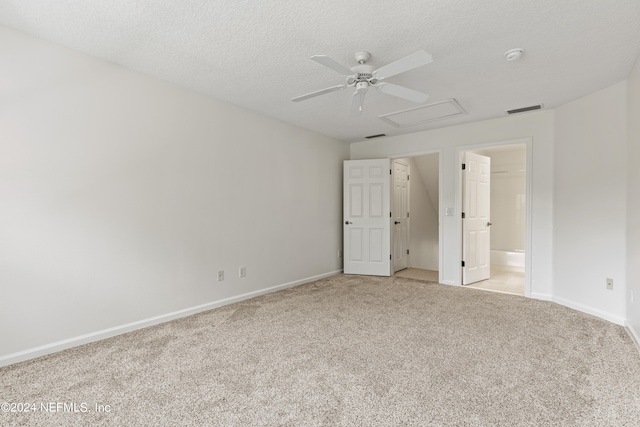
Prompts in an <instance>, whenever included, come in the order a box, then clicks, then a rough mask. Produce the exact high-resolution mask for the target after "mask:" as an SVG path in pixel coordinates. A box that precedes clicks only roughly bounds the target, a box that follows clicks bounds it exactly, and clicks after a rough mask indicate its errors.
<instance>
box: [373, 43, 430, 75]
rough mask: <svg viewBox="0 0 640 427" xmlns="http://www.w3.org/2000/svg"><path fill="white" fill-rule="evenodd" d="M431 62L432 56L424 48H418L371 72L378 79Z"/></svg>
mask: <svg viewBox="0 0 640 427" xmlns="http://www.w3.org/2000/svg"><path fill="white" fill-rule="evenodd" d="M432 62H433V58H432V57H431V55H430V54H429V53H427V52H426V51H424V50H419V51H417V52H416V53H413V54H411V55H409V56H406V57H404V58H402V59H398V60H397V61H395V62H392V63H391V64H387V65H385V66H384V67H380V68H378V69H377V70H375V71H374V72H373V74H374V75H375V76H376V77H378V78H379V79H386V78H387V77H392V76H395V75H396V74H400V73H404V72H406V71H409V70H413V69H414V68H418V67H421V66H423V65H427V64H430V63H432Z"/></svg>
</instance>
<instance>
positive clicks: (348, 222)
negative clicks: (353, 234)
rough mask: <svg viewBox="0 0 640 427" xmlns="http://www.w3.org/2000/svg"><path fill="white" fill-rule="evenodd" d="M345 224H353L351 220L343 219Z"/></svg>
mask: <svg viewBox="0 0 640 427" xmlns="http://www.w3.org/2000/svg"><path fill="white" fill-rule="evenodd" d="M344 223H345V224H347V225H349V224H353V223H352V222H351V221H345V222H344Z"/></svg>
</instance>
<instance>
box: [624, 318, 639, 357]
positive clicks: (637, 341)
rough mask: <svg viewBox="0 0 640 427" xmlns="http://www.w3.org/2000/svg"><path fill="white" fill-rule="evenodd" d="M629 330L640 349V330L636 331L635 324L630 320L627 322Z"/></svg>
mask: <svg viewBox="0 0 640 427" xmlns="http://www.w3.org/2000/svg"><path fill="white" fill-rule="evenodd" d="M626 326H627V332H629V335H631V339H632V340H633V342H634V343H635V344H636V348H637V349H638V351H640V332H639V331H636V330H635V328H634V327H633V326H631V324H630V323H629V322H626Z"/></svg>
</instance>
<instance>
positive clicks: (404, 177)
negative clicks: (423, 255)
mask: <svg viewBox="0 0 640 427" xmlns="http://www.w3.org/2000/svg"><path fill="white" fill-rule="evenodd" d="M392 183H393V188H392V190H391V191H392V194H393V205H392V208H391V216H392V220H393V224H392V233H391V235H392V239H393V257H392V260H391V261H392V262H393V271H394V273H395V272H396V271H399V270H403V269H405V268H407V267H409V165H408V164H406V163H404V162H402V161H399V160H394V161H393V175H392Z"/></svg>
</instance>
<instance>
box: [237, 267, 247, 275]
mask: <svg viewBox="0 0 640 427" xmlns="http://www.w3.org/2000/svg"><path fill="white" fill-rule="evenodd" d="M246 275H247V267H245V266H242V267H240V270H239V271H238V276H239V277H245V276H246Z"/></svg>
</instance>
